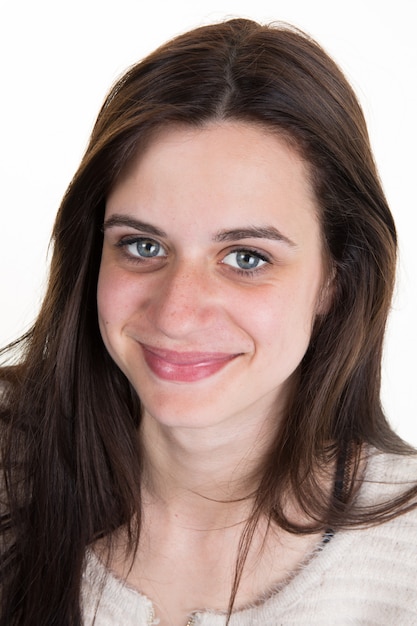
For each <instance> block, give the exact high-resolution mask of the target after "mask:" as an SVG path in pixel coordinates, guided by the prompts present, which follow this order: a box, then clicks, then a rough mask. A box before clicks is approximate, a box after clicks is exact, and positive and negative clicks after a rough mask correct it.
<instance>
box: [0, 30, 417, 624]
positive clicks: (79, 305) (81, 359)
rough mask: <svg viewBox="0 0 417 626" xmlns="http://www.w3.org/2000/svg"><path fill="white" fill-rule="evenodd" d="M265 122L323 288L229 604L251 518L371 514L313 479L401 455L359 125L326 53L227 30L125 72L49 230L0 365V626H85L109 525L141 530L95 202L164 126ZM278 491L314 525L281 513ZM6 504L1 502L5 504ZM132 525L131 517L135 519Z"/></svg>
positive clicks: (387, 222) (126, 387)
mask: <svg viewBox="0 0 417 626" xmlns="http://www.w3.org/2000/svg"><path fill="white" fill-rule="evenodd" d="M229 119H230V120H240V121H246V122H248V123H251V124H261V125H262V126H263V127H264V128H267V129H269V130H270V132H271V133H276V134H277V135H279V136H280V137H284V138H286V139H287V140H288V141H290V142H291V143H292V144H293V145H294V147H295V148H296V149H297V150H298V151H299V153H300V154H301V155H302V156H303V158H304V159H305V160H306V161H307V163H308V164H309V169H310V175H311V182H312V185H313V188H314V191H315V194H316V198H317V202H318V206H319V207H320V210H321V220H322V228H323V233H324V238H325V242H326V248H327V252H328V257H329V267H331V274H332V277H333V278H332V280H333V298H332V304H331V306H330V309H329V311H328V313H327V314H326V315H324V316H322V317H321V318H320V320H319V322H318V323H317V324H316V327H315V329H314V333H313V337H312V340H311V344H310V346H309V349H308V351H307V353H306V355H305V357H304V359H303V361H302V363H301V364H300V366H299V384H298V388H297V390H296V393H295V396H294V398H293V400H292V402H291V404H290V406H289V407H288V410H287V417H286V420H284V422H283V426H282V429H281V431H280V432H279V434H278V436H277V438H276V441H274V442H272V445H271V450H270V453H269V456H268V458H267V459H266V461H265V464H264V467H263V470H262V474H261V477H260V481H259V489H258V493H257V496H256V499H255V504H254V513H253V517H252V519H251V520H250V522H249V523H248V526H247V528H246V531H245V533H244V535H243V538H242V545H241V555H240V559H239V560H238V565H237V574H236V579H235V585H234V588H233V592H232V594H231V605H230V608H231V606H232V604H233V599H234V596H235V594H236V588H237V583H238V579H239V571H240V569H239V568H240V567H241V565H242V563H243V561H244V556H245V553H246V550H247V547H248V545H249V542H250V537H251V533H252V531H253V528H254V527H255V525H256V522H257V520H258V519H259V517H260V516H261V515H266V516H267V517H268V518H269V519H270V520H271V521H273V522H275V523H277V524H279V525H281V526H283V527H284V528H287V529H288V530H291V531H293V532H309V531H312V530H317V529H324V528H328V527H331V528H338V527H341V526H346V525H351V526H352V525H355V524H359V523H363V522H364V521H367V522H378V521H383V520H384V519H386V518H387V517H389V516H394V515H397V514H398V512H399V511H400V508H401V507H402V508H404V507H406V506H407V503H408V502H409V500H410V497H411V495H412V492H409V493H407V494H404V497H403V498H402V499H401V501H397V502H396V503H393V504H392V505H388V506H386V507H385V508H383V509H382V508H381V509H380V510H379V511H375V510H373V511H372V512H367V511H366V510H362V511H359V510H357V509H356V508H355V507H354V506H353V505H352V504H351V500H352V499H351V497H350V495H349V494H351V493H352V492H353V489H354V485H355V472H353V473H352V475H351V480H350V483H349V484H348V485H347V495H346V497H345V498H344V500H343V502H342V501H339V500H338V499H337V498H336V499H335V500H334V501H333V502H331V503H329V501H328V496H327V493H324V492H323V490H322V488H321V486H320V482H319V481H318V479H317V471H316V470H317V469H318V468H320V467H321V466H323V467H324V466H325V465H326V464H328V463H329V461H330V460H333V459H334V458H335V457H336V456H337V454H338V453H339V452H340V450H346V449H349V450H350V452H351V454H352V455H353V466H354V467H355V466H357V464H358V460H359V454H360V447H361V445H362V444H371V445H373V446H376V447H377V448H379V449H381V450H386V451H391V452H397V453H407V452H409V449H408V448H407V446H405V444H403V443H402V442H401V441H400V439H399V438H398V437H397V436H396V435H395V434H394V433H393V432H392V430H391V429H390V427H389V425H388V423H387V421H386V419H385V416H384V413H383V410H382V408H381V404H380V378H381V376H380V373H381V372H380V368H381V355H382V344H383V336H384V329H385V323H386V318H387V315H388V312H389V308H390V302H391V295H392V290H393V285H394V274H395V265H396V233H395V226H394V223H393V219H392V216H391V213H390V211H389V208H388V206H387V203H386V200H385V197H384V194H383V191H382V189H381V185H380V182H379V179H378V175H377V171H376V168H375V164H374V161H373V157H372V153H371V149H370V145H369V139H368V135H367V130H366V125H365V121H364V118H363V115H362V112H361V109H360V106H359V104H358V102H357V99H356V97H355V95H354V93H353V92H352V90H351V88H350V86H349V84H348V83H347V81H346V79H345V78H344V76H343V74H342V73H341V71H340V70H339V69H338V67H337V66H336V65H335V64H334V62H333V61H332V60H331V59H330V58H329V57H328V56H327V54H326V53H325V52H324V51H323V50H322V49H321V48H320V47H319V46H318V45H317V44H316V43H315V42H314V41H312V40H311V39H310V38H309V37H307V36H306V35H304V34H302V33H300V32H298V31H297V30H296V29H294V28H291V27H288V26H277V27H269V26H260V25H259V24H257V23H255V22H252V21H248V20H243V19H235V20H231V21H228V22H226V23H222V24H216V25H211V26H206V27H201V28H199V29H196V30H194V31H191V32H189V33H186V34H184V35H182V36H179V37H177V38H176V39H174V40H173V41H170V42H168V43H167V44H166V45H164V46H162V47H161V48H159V49H158V50H156V51H155V52H154V53H153V54H151V55H150V56H149V57H147V58H146V59H145V60H144V61H142V62H140V63H138V64H137V65H135V66H134V67H132V68H131V69H130V70H129V71H128V72H127V73H126V74H125V75H124V76H123V77H122V78H121V79H120V80H119V81H118V82H117V84H116V85H115V86H114V87H113V89H112V90H111V92H110V93H109V95H108V97H107V99H106V100H105V102H104V105H103V107H102V109H101V111H100V113H99V116H98V119H97V122H96V125H95V127H94V129H93V132H92V136H91V141H90V144H89V146H88V148H87V151H86V154H85V156H84V158H83V160H82V163H81V165H80V167H79V169H78V171H77V173H76V175H75V177H74V179H73V181H72V182H71V184H70V186H69V188H68V190H67V192H66V194H65V197H64V199H63V202H62V205H61V207H60V210H59V213H58V216H57V219H56V223H55V227H54V231H53V258H52V263H51V271H50V279H49V287H48V291H47V294H46V296H45V299H44V303H43V306H42V309H41V311H40V314H39V317H38V319H37V321H36V323H35V324H34V326H33V328H32V330H31V331H30V332H29V333H27V335H25V336H24V337H23V338H22V339H21V340H20V342H18V344H17V345H14V346H12V347H9V349H8V352H7V354H10V353H13V350H16V348H19V353H18V354H19V356H18V359H17V364H15V365H14V366H11V365H9V366H7V367H4V368H3V369H2V379H3V380H4V385H3V390H2V394H3V398H2V407H1V416H2V429H3V431H4V445H3V450H2V465H3V468H4V485H5V489H4V492H5V495H4V496H2V500H4V502H2V509H1V528H2V533H3V535H2V536H3V544H4V545H3V546H2V556H1V561H0V572H1V585H2V608H1V617H0V625H1V626H6V624H7V626H12V625H14V624H19V625H22V624H26V625H28V624H51V625H52V624H59V625H60V626H63V625H68V626H69V625H71V626H75V625H79V624H80V623H81V619H82V618H81V610H80V585H81V575H82V571H83V564H84V555H85V550H86V548H87V547H88V546H89V545H91V544H92V542H94V541H95V540H97V539H98V538H100V537H106V536H110V535H111V533H112V532H113V531H114V530H115V529H116V528H118V527H120V526H121V525H126V526H127V527H128V529H129V531H130V537H131V539H132V545H134V544H135V542H136V541H137V539H138V533H139V531H140V512H141V499H140V481H141V470H142V466H141V459H142V454H141V450H140V444H139V443H138V438H137V429H138V425H139V423H140V399H139V398H138V397H137V395H136V394H135V392H134V390H133V389H132V388H131V386H130V384H129V383H128V381H127V380H126V378H125V377H124V375H123V374H122V373H121V371H120V370H119V369H118V368H117V366H116V365H115V364H114V362H113V361H112V359H111V358H110V356H109V355H108V353H107V351H106V349H105V348H104V345H103V342H102V339H101V336H100V332H99V329H98V323H97V310H96V287H97V277H98V271H99V264H100V254H101V246H102V234H101V225H102V221H103V215H104V203H105V199H106V196H107V195H108V193H109V190H110V189H111V187H112V185H113V184H114V182H115V181H116V179H117V177H118V175H119V174H120V172H121V171H122V170H123V168H125V167H126V165H127V164H128V163H129V161H130V160H131V158H132V157H133V155H135V154H137V151H138V149H139V148H140V147H141V146H144V145H145V143H147V142H148V141H150V140H151V138H152V135H153V134H154V133H155V132H157V131H158V129H160V128H161V127H162V126H166V125H170V124H188V125H194V126H202V125H204V124H206V123H208V122H209V121H211V120H229ZM288 489H291V492H292V493H293V494H295V496H296V497H297V498H298V500H299V504H300V506H301V507H302V509H303V510H304V511H306V512H308V514H309V515H310V518H311V519H312V520H315V522H314V523H312V524H311V525H310V526H309V527H308V528H303V527H298V526H296V525H295V524H294V523H292V522H291V520H288V519H287V518H286V516H285V512H284V506H283V503H282V494H284V493H286V491H288ZM3 504H4V506H3ZM132 520H135V523H133V521H132Z"/></svg>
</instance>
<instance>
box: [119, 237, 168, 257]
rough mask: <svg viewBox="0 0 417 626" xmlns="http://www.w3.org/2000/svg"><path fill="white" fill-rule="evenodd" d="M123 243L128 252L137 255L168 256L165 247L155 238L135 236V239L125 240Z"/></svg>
mask: <svg viewBox="0 0 417 626" xmlns="http://www.w3.org/2000/svg"><path fill="white" fill-rule="evenodd" d="M123 245H124V246H126V249H127V250H128V252H129V253H130V254H131V255H132V256H135V257H141V258H143V259H151V258H153V257H158V256H159V257H161V256H166V251H165V250H164V248H163V247H162V246H161V244H160V243H158V242H157V241H155V240H154V239H148V238H146V237H135V239H133V240H132V239H131V240H129V241H124V242H123Z"/></svg>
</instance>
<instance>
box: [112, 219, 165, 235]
mask: <svg viewBox="0 0 417 626" xmlns="http://www.w3.org/2000/svg"><path fill="white" fill-rule="evenodd" d="M115 226H129V227H130V228H134V229H135V230H140V231H142V232H143V233H148V235H155V237H167V236H168V235H167V234H166V233H165V232H164V231H163V230H161V229H160V228H158V227H157V226H153V225H152V224H148V222H141V221H140V220H135V219H134V218H133V217H129V216H128V215H118V214H115V215H112V217H109V219H108V220H106V221H105V222H104V224H103V228H102V230H103V232H104V231H106V230H107V229H108V228H113V227H115Z"/></svg>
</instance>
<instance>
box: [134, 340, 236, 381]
mask: <svg viewBox="0 0 417 626" xmlns="http://www.w3.org/2000/svg"><path fill="white" fill-rule="evenodd" d="M141 346H142V350H143V354H144V357H145V361H146V364H147V365H148V367H149V369H150V370H151V371H152V372H153V373H154V374H155V375H156V376H158V378H162V379H163V380H171V381H176V382H195V381H198V380H202V379H203V378H207V377H208V376H212V375H213V374H215V373H216V372H218V371H219V370H221V369H222V368H223V367H225V365H227V364H228V363H229V362H230V361H232V360H233V359H234V358H236V357H237V356H238V355H237V354H230V353H229V354H227V353H224V352H175V351H173V350H160V349H159V348H153V347H152V348H151V347H149V346H145V345H143V344H141Z"/></svg>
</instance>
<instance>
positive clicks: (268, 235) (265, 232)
mask: <svg viewBox="0 0 417 626" xmlns="http://www.w3.org/2000/svg"><path fill="white" fill-rule="evenodd" d="M240 239H272V240H273V241H282V242H283V243H286V244H287V245H289V246H291V247H292V248H294V247H296V244H295V243H294V241H292V240H291V239H289V237H286V236H285V235H283V233H281V232H280V231H279V230H278V229H277V228H275V226H249V227H247V228H233V229H231V230H221V231H219V232H218V233H216V235H215V236H214V241H239V240H240Z"/></svg>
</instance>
